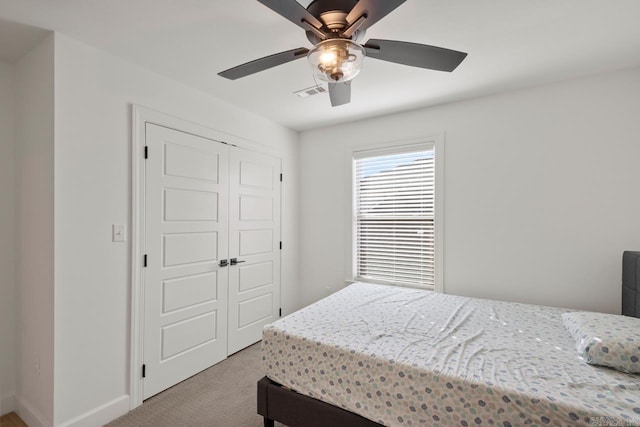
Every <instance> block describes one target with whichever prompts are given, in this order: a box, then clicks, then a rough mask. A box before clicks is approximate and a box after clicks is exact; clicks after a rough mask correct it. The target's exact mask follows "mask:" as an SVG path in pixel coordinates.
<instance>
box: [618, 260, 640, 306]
mask: <svg viewBox="0 0 640 427" xmlns="http://www.w3.org/2000/svg"><path fill="white" fill-rule="evenodd" d="M622 314H624V315H625V316H632V317H640V252H625V253H624V254H622Z"/></svg>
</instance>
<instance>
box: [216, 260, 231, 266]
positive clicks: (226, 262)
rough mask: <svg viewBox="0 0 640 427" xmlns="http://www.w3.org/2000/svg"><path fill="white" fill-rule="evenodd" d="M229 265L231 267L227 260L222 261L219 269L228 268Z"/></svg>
mask: <svg viewBox="0 0 640 427" xmlns="http://www.w3.org/2000/svg"><path fill="white" fill-rule="evenodd" d="M228 265H229V261H227V260H226V259H221V260H220V264H218V266H219V267H226V266H228Z"/></svg>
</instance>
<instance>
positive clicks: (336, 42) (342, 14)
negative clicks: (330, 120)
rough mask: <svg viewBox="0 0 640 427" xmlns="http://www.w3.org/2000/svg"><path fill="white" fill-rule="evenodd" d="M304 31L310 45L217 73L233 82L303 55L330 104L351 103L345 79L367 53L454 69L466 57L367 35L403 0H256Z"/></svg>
mask: <svg viewBox="0 0 640 427" xmlns="http://www.w3.org/2000/svg"><path fill="white" fill-rule="evenodd" d="M258 1H259V2H260V3H262V4H263V5H265V6H267V7H268V8H269V9H271V10H273V11H274V12H276V13H278V14H280V15H281V16H283V17H285V18H286V19H288V20H289V21H291V22H293V23H294V24H296V25H298V26H299V27H301V28H302V29H303V30H305V31H306V34H307V38H308V39H309V41H310V42H311V43H312V44H313V45H314V48H313V49H311V50H309V49H306V48H303V47H300V48H297V49H292V50H288V51H286V52H280V53H276V54H275V55H270V56H266V57H264V58H260V59H256V60H255V61H251V62H247V63H246V64H242V65H238V66H237V67H233V68H230V69H228V70H225V71H222V72H220V73H218V75H220V76H222V77H225V78H227V79H230V80H236V79H239V78H241V77H245V76H248V75H251V74H255V73H257V72H260V71H264V70H267V69H269V68H272V67H275V66H278V65H282V64H286V63H287V62H290V61H294V60H296V59H300V58H303V57H307V58H308V59H309V63H310V64H311V67H312V70H313V73H314V75H315V76H316V77H317V78H318V79H320V80H322V81H326V82H328V83H329V96H330V98H331V105H332V106H334V107H336V106H338V105H343V104H347V103H349V102H351V84H350V81H351V79H353V78H354V77H355V76H356V75H357V74H358V73H359V72H360V69H361V67H362V62H363V60H364V58H365V57H366V56H368V57H371V58H375V59H380V60H382V61H389V62H395V63H397V64H403V65H410V66H413V67H420V68H427V69H430V70H439V71H453V70H455V69H456V67H457V66H458V65H460V63H461V62H462V61H463V60H464V58H465V57H466V56H467V54H466V53H464V52H458V51H455V50H450V49H444V48H441V47H435V46H429V45H424V44H418V43H409V42H401V41H394V40H379V39H370V40H368V41H367V42H366V43H364V44H360V41H361V40H363V39H364V37H365V32H366V30H367V28H369V27H370V26H372V25H373V24H375V23H376V22H378V21H379V20H381V19H382V18H384V17H385V16H387V15H388V14H389V13H391V12H392V11H393V10H395V9H396V8H397V7H398V6H400V5H401V4H402V3H404V2H405V1H406V0H314V1H313V2H312V3H311V4H310V5H309V6H308V7H307V8H306V9H305V8H304V7H302V5H300V3H298V2H297V1H296V0H258Z"/></svg>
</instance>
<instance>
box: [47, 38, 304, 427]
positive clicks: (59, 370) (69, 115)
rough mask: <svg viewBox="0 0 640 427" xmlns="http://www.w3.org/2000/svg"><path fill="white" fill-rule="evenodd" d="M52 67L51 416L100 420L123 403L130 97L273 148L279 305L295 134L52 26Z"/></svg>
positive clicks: (293, 285)
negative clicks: (277, 181)
mask: <svg viewBox="0 0 640 427" xmlns="http://www.w3.org/2000/svg"><path fill="white" fill-rule="evenodd" d="M55 75H56V79H55V81H56V86H55V89H56V99H55V107H56V109H55V111H56V144H55V145H56V150H55V194H56V198H55V229H56V241H55V254H56V259H55V266H56V269H55V283H56V299H55V324H56V327H55V332H56V337H55V361H56V363H55V378H56V381H55V422H56V425H66V424H69V423H71V424H76V425H86V424H89V425H91V424H93V425H97V424H99V423H104V422H106V421H108V420H109V419H108V418H109V417H115V416H117V415H120V413H122V411H123V410H124V411H126V410H127V409H128V403H129V401H128V396H127V395H128V393H129V390H128V388H129V354H130V349H129V330H130V326H129V322H130V319H129V317H130V316H129V314H130V288H131V282H130V259H131V251H130V246H129V243H127V244H121V243H112V242H111V224H113V223H123V224H127V225H128V227H127V229H128V230H131V218H130V215H131V201H130V188H131V172H130V170H131V122H130V116H131V110H130V104H131V103H135V104H140V105H143V106H146V107H149V108H152V109H154V110H158V111H160V112H163V113H167V114H171V115H174V116H177V117H180V118H183V119H187V120H189V121H192V122H195V123H199V124H202V125H205V126H208V127H210V128H213V129H217V130H219V131H223V132H226V133H230V134H234V135H236V136H239V137H242V138H246V139H249V140H252V141H255V142H259V143H262V144H265V145H267V146H270V147H274V148H276V149H277V150H278V151H279V153H280V155H281V156H282V158H283V171H284V174H285V177H286V179H285V182H284V188H283V240H284V242H285V246H284V248H285V249H284V251H283V254H282V255H283V257H282V265H283V277H282V283H283V288H282V300H283V310H284V311H285V312H290V311H293V310H294V309H296V308H297V307H298V305H297V304H298V302H297V284H298V280H297V279H298V271H297V265H298V259H297V254H298V245H297V239H298V233H297V217H298V207H297V206H298V190H297V182H298V178H297V175H298V170H297V158H298V146H297V134H296V133H294V132H292V131H290V130H288V129H285V128H283V127H281V126H279V125H276V124H275V123H272V122H269V121H267V120H265V119H262V118H260V117H258V116H256V115H253V114H250V113H248V112H245V111H242V110H239V109H237V108H235V107H232V106H230V105H228V104H225V103H223V102H219V101H217V100H215V99H213V98H211V97H208V96H205V95H204V94H202V93H200V92H197V91H195V90H192V89H189V88H187V87H185V86H183V85H181V84H180V83H177V82H175V81H172V80H169V79H167V78H164V77H161V76H159V75H157V74H154V73H151V72H149V71H147V70H144V69H142V68H139V67H137V66H134V65H132V64H130V63H127V62H125V61H123V60H120V59H118V58H116V57H113V56H111V55H108V54H106V53H104V52H102V51H99V50H97V49H94V48H92V47H89V46H87V45H84V44H82V43H79V42H77V41H75V40H73V39H71V38H69V37H66V36H63V35H59V34H56V55H55ZM212 78H216V76H215V73H213V72H212ZM129 242H130V239H129ZM101 406H103V407H102V408H100V407H101ZM95 410H98V412H94V413H92V411H95Z"/></svg>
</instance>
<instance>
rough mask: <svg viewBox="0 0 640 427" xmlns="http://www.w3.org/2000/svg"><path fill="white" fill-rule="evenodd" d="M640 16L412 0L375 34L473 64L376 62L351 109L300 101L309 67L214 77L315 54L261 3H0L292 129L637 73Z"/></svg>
mask: <svg viewBox="0 0 640 427" xmlns="http://www.w3.org/2000/svg"><path fill="white" fill-rule="evenodd" d="M300 3H303V4H304V5H306V4H308V3H309V0H307V1H306V2H303V1H301V2H300ZM639 16H640V1H638V0H609V1H603V0H534V1H532V0H480V1H479V0H474V1H472V0H407V2H406V3H404V4H403V5H402V6H400V7H399V8H398V9H397V10H395V11H394V12H392V13H391V14H390V15H389V16H387V17H386V18H384V19H383V20H382V21H380V22H379V23H377V24H375V25H374V26H373V27H371V28H370V29H369V30H368V34H367V38H379V39H393V40H401V41H411V42H415V43H424V44H430V45H434V46H441V47H446V48H450V49H455V50H461V51H464V52H467V53H468V54H469V56H468V57H467V59H465V60H464V62H463V63H462V64H461V65H460V67H458V69H457V70H455V71H454V72H453V73H442V72H437V71H429V70H423V69H418V68H411V67H407V66H402V65H398V64H391V63H385V62H382V61H378V60H375V59H371V58H369V59H367V60H366V61H365V65H364V68H363V71H362V72H361V73H360V75H359V76H358V77H357V78H356V79H355V80H354V81H353V86H352V102H351V104H348V105H345V106H341V107H336V108H332V107H331V106H330V103H329V98H328V95H326V94H323V95H316V96H313V97H310V98H305V99H302V98H298V97H297V96H295V95H293V92H294V91H296V90H299V89H303V88H306V87H309V86H312V85H314V81H313V78H312V76H311V72H310V70H309V66H308V64H307V63H306V61H305V60H304V59H302V60H299V61H294V62H292V63H289V64H285V65H282V66H280V67H276V68H273V69H271V70H267V71H264V72H262V73H259V74H256V75H253V76H249V77H246V78H244V79H240V80H236V81H229V80H226V79H223V78H221V77H218V76H217V73H218V72H220V71H222V70H225V69H227V68H230V67H233V66H235V65H239V64H241V63H244V62H247V61H250V60H253V59H257V58H260V57H263V56H267V55H270V54H273V53H277V52H281V51H285V50H289V49H293V48H296V47H309V43H308V41H307V40H306V37H305V35H304V33H303V31H302V30H301V29H300V28H299V27H297V26H295V25H294V24H292V23H290V22H289V21H287V20H285V19H284V18H282V17H280V16H279V15H277V14H275V13H274V12H272V11H271V10H269V9H267V8H266V7H264V6H263V5H262V4H260V3H258V2H257V1H256V0H234V1H229V0H109V1H103V0H2V3H1V4H0V17H4V18H5V19H9V20H13V21H17V22H21V23H25V24H29V25H33V26H37V27H41V28H44V29H48V30H55V31H59V32H61V33H64V34H67V35H69V36H72V37H74V38H76V39H79V40H82V41H84V42H86V43H89V44H91V45H94V46H97V47H99V48H102V49H104V50H106V51H109V52H111V53H113V54H115V55H118V56H121V57H124V58H126V59H128V60H130V61H131V62H134V63H138V64H140V65H142V66H144V67H146V68H148V69H151V70H154V71H156V72H158V73H161V74H164V75H166V76H169V77H171V78H174V79H176V80H179V81H182V82H184V83H185V84H187V85H189V86H192V87H194V88H197V89H200V90H202V91H205V92H208V93H210V94H212V95H213V96H215V97H217V98H221V99H224V100H226V101H228V102H230V103H233V104H235V105H238V106H240V107H242V108H244V109H246V110H250V111H253V112H255V113H257V114H260V115H262V116H264V117H267V118H270V119H272V120H274V121H276V122H278V123H281V124H283V125H285V126H287V127H290V128H292V129H296V130H304V129H311V128H314V127H319V126H324V125H328V124H334V123H339V122H345V121H350V120H356V119H360V118H365V117H373V116H378V115H382V114H387V113H390V112H397V111H402V110H407V109H413V108H417V107H423V106H430V105H435V104H440V103H444V102H450V101H454V100H459V99H464V98H469V97H475V96H479V95H484V94H489V93H495V92H500V91H504V90H510V89H514V88H518V87H524V86H531V85H536V84H540V83H545V82H550V81H557V80H562V79H566V78H571V77H574V76H582V75H588V74H595V73H599V72H604V71H609V70H615V69H622V68H627V67H635V66H640V24H638V17H639ZM6 25H7V24H6V21H0V29H1V28H2V27H3V26H6ZM5 38H6V37H4V36H3V33H2V32H1V31H0V40H3V39H5ZM0 46H1V44H0ZM0 59H1V57H0Z"/></svg>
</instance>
